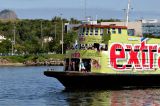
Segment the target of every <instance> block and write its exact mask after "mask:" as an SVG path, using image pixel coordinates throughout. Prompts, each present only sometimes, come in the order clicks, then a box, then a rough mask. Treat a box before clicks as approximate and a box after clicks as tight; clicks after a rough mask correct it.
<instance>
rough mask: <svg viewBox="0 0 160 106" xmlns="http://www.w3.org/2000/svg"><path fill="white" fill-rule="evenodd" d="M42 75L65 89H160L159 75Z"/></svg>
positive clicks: (49, 72)
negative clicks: (54, 79) (58, 82)
mask: <svg viewBox="0 0 160 106" xmlns="http://www.w3.org/2000/svg"><path fill="white" fill-rule="evenodd" d="M44 75H46V76H48V77H54V78H56V79H58V80H59V81H60V82H61V83H62V84H63V85H64V87H65V88H66V89H95V88H96V89H104V88H109V89H112V88H113V89H118V88H126V87H131V88H132V87H134V88H135V87H136V88H151V87H160V74H108V73H88V72H86V73H85V72H74V71H69V72H58V71H45V72H44Z"/></svg>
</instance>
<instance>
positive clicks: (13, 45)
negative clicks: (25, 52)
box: [12, 24, 16, 55]
mask: <svg viewBox="0 0 160 106" xmlns="http://www.w3.org/2000/svg"><path fill="white" fill-rule="evenodd" d="M15 44H16V26H15V24H14V29H13V39H12V55H14V54H15V49H14V47H15Z"/></svg>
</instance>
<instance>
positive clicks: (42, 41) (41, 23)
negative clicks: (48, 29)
mask: <svg viewBox="0 0 160 106" xmlns="http://www.w3.org/2000/svg"><path fill="white" fill-rule="evenodd" d="M42 27H43V26H42V20H41V40H42V48H43V34H42V33H43V31H42Z"/></svg>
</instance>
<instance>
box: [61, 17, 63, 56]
mask: <svg viewBox="0 0 160 106" xmlns="http://www.w3.org/2000/svg"><path fill="white" fill-rule="evenodd" d="M61 19H62V42H61V43H62V54H63V43H64V42H63V18H62V14H61Z"/></svg>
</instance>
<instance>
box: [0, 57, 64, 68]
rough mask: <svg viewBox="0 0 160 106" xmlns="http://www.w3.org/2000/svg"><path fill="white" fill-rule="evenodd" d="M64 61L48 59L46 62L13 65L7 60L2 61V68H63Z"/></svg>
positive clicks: (0, 64)
mask: <svg viewBox="0 0 160 106" xmlns="http://www.w3.org/2000/svg"><path fill="white" fill-rule="evenodd" d="M63 65H64V61H63V60H59V59H48V60H45V61H38V60H36V61H26V62H24V63H13V62H10V61H8V60H6V59H0V66H63Z"/></svg>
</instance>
